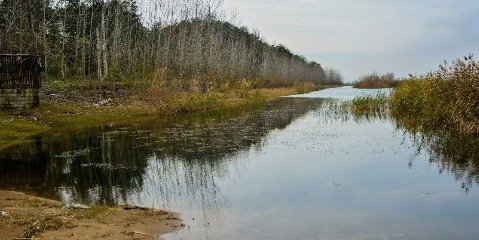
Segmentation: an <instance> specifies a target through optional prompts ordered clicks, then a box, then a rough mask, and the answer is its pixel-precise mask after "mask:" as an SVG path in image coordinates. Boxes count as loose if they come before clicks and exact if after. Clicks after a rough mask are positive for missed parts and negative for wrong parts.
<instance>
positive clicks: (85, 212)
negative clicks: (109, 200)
mask: <svg viewBox="0 0 479 240" xmlns="http://www.w3.org/2000/svg"><path fill="white" fill-rule="evenodd" d="M183 226H184V225H183V224H182V221H181V220H180V219H179V215H178V214H176V213H172V212H166V211H161V210H154V209H146V208H138V207H133V206H118V207H103V206H96V207H86V206H81V205H78V206H75V205H74V206H69V207H65V206H64V205H62V203H60V202H58V201H54V200H49V199H44V198H39V197H34V196H30V195H26V194H23V193H18V192H12V191H4V190H0V238H1V239H33V238H40V239H158V238H160V235H162V234H165V233H169V232H173V231H176V230H178V229H180V228H182V227H183ZM160 239H161V238H160Z"/></svg>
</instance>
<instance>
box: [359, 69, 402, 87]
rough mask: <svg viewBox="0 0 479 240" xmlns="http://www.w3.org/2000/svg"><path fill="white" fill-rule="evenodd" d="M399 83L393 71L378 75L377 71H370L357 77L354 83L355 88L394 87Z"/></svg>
mask: <svg viewBox="0 0 479 240" xmlns="http://www.w3.org/2000/svg"><path fill="white" fill-rule="evenodd" d="M399 83H400V81H399V80H397V79H396V78H395V77H394V73H386V74H384V75H379V74H378V73H371V74H368V75H365V76H362V77H361V78H359V80H358V81H357V82H355V83H354V87H355V88H392V87H396V86H397V85H398V84H399Z"/></svg>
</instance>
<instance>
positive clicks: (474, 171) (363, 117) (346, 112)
mask: <svg viewBox="0 0 479 240" xmlns="http://www.w3.org/2000/svg"><path fill="white" fill-rule="evenodd" d="M348 104H351V103H347V102H346V103H341V102H337V101H334V100H331V101H324V102H323V105H322V106H321V107H320V108H318V109H317V110H316V111H315V113H316V115H317V116H318V117H319V118H321V119H322V120H324V121H328V122H331V121H343V122H346V121H351V120H352V121H355V122H370V121H376V120H384V121H392V122H393V123H394V124H396V125H397V127H398V129H403V130H404V131H405V132H406V133H407V134H408V135H410V136H411V137H412V139H413V141H414V143H415V145H416V147H417V148H418V152H421V151H422V150H425V151H426V152H427V153H428V154H429V155H430V157H431V159H430V161H431V162H432V163H435V164H437V165H438V167H439V172H440V173H442V172H444V171H447V172H450V173H451V174H452V175H453V176H454V178H455V179H456V180H457V181H462V186H461V187H462V188H464V190H465V191H466V192H468V191H469V190H470V188H471V187H472V186H473V185H474V184H479V136H477V135H473V134H462V133H460V131H457V130H456V129H450V128H448V127H447V126H443V125H434V124H431V123H432V122H434V121H431V120H430V119H419V118H413V117H411V116H401V115H392V116H391V115H390V113H389V110H388V108H387V107H379V108H371V111H354V108H353V107H352V106H351V105H348Z"/></svg>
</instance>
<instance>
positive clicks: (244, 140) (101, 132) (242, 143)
mask: <svg viewBox="0 0 479 240" xmlns="http://www.w3.org/2000/svg"><path fill="white" fill-rule="evenodd" d="M320 104H321V102H320V101H317V100H304V99H303V100H300V99H282V100H280V101H276V102H273V103H271V104H268V105H267V106H264V107H262V108H260V109H256V110H253V111H242V112H239V113H236V115H230V116H228V117H211V116H209V117H197V118H192V119H184V120H181V121H177V122H175V123H158V122H156V121H154V120H152V121H150V122H145V123H142V124H140V125H137V126H129V127H114V126H106V127H101V128H96V129H87V130H80V131H76V132H69V133H68V134H64V133H58V134H53V135H50V136H44V137H38V138H36V139H35V140H34V141H33V142H32V143H31V144H27V145H24V146H17V147H14V148H11V149H8V150H6V151H4V152H2V153H1V154H0V187H2V188H9V189H15V190H22V191H28V192H35V193H37V194H40V195H43V196H47V197H50V198H56V199H62V200H64V201H74V202H81V203H94V204H121V203H125V202H132V201H133V202H135V201H136V202H139V204H146V205H150V206H151V205H161V206H164V205H168V204H169V202H171V200H173V199H190V200H191V201H195V200H197V199H199V200H200V201H201V202H202V204H203V205H204V206H205V208H206V209H215V208H216V207H215V206H217V205H218V204H219V203H224V202H226V200H225V199H224V197H222V196H221V190H220V189H219V188H218V186H217V184H216V182H215V181H216V179H217V178H222V177H225V176H229V175H234V174H235V173H231V172H230V171H234V172H239V168H240V166H241V164H242V163H241V162H239V161H238V160H237V159H238V158H237V157H236V156H240V155H241V154H242V153H243V152H247V151H249V150H251V149H253V150H255V151H261V148H262V145H263V144H264V143H265V142H266V141H267V135H268V133H269V132H270V131H272V130H275V129H283V128H285V127H286V126H288V125H289V124H290V123H291V122H292V121H294V119H296V118H298V117H300V116H302V115H304V114H305V113H307V112H308V111H310V110H313V109H316V108H318V106H319V105H320ZM144 195H150V196H149V197H146V198H145V196H144ZM145 199H147V200H145ZM144 201H150V202H147V203H145V202H144Z"/></svg>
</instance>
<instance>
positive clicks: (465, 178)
mask: <svg viewBox="0 0 479 240" xmlns="http://www.w3.org/2000/svg"><path fill="white" fill-rule="evenodd" d="M394 119H395V121H396V123H397V125H398V126H399V127H400V128H402V129H405V131H406V132H408V133H409V134H411V135H413V139H414V143H415V144H416V146H417V147H418V152H420V151H421V150H422V149H424V150H426V151H427V152H428V153H429V155H430V156H431V158H430V161H431V162H432V163H436V164H437V165H438V167H439V171H440V172H441V173H442V172H444V171H447V172H450V173H451V174H452V175H453V176H454V178H455V179H456V180H457V181H462V186H461V187H462V188H464V190H465V191H466V192H469V190H470V188H471V187H472V186H473V185H474V184H479V136H477V135H475V134H464V133H461V132H460V131H457V130H456V129H450V128H448V127H445V126H434V125H423V124H422V120H420V119H410V118H406V117H403V116H394Z"/></svg>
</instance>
